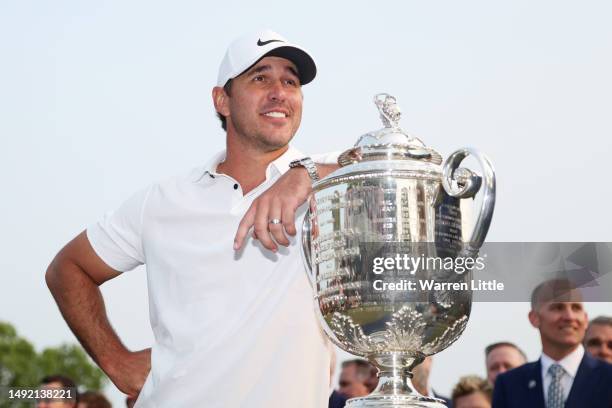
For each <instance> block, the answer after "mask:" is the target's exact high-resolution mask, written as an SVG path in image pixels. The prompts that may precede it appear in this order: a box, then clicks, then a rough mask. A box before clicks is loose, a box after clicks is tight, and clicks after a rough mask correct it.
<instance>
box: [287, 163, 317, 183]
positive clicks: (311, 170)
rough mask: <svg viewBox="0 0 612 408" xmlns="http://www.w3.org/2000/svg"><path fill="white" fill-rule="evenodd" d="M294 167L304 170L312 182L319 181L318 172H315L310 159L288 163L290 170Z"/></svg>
mask: <svg viewBox="0 0 612 408" xmlns="http://www.w3.org/2000/svg"><path fill="white" fill-rule="evenodd" d="M295 167H303V168H305V169H306V171H307V172H308V175H309V176H310V180H312V182H315V181H317V180H319V172H318V171H317V166H316V165H315V164H314V162H313V161H312V159H311V158H310V157H304V158H303V159H298V160H294V161H292V162H291V163H289V168H290V169H293V168H295Z"/></svg>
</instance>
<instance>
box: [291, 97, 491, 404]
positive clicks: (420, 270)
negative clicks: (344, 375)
mask: <svg viewBox="0 0 612 408" xmlns="http://www.w3.org/2000/svg"><path fill="white" fill-rule="evenodd" d="M374 101H375V104H376V105H377V107H378V109H379V112H380V116H381V119H382V121H383V124H384V128H382V129H381V130H378V131H375V132H370V133H367V134H365V135H363V136H361V138H360V139H359V140H358V141H357V143H356V144H355V146H354V147H353V148H352V149H350V150H347V151H346V152H344V153H343V154H342V155H340V157H339V159H338V163H339V164H340V166H341V167H340V168H339V169H338V170H337V171H335V172H333V173H332V174H330V175H328V176H327V177H325V178H324V179H322V180H319V181H317V182H316V183H315V184H314V185H313V193H312V195H311V197H310V200H309V211H308V212H307V214H306V216H305V218H304V222H303V224H302V255H303V260H304V263H305V265H306V269H307V274H308V276H309V279H310V281H311V284H312V286H313V290H314V292H315V293H314V294H315V296H314V297H315V304H316V310H317V314H318V315H319V318H320V322H321V325H322V327H323V329H324V331H325V333H326V334H327V336H329V338H330V339H331V341H332V342H333V343H334V344H336V345H337V346H338V347H340V348H341V349H343V350H345V351H347V352H349V353H351V354H354V355H357V356H361V357H364V358H366V359H367V360H368V361H370V362H371V363H372V364H374V365H375V366H376V367H377V368H378V376H379V383H378V386H377V388H376V389H375V390H374V392H373V393H372V394H370V395H368V396H366V397H359V398H352V399H350V400H349V401H348V403H347V407H350V408H360V407H444V405H443V404H442V401H441V400H438V399H435V398H430V397H427V396H423V395H420V394H419V393H418V392H417V391H416V390H415V389H414V387H413V386H412V383H411V381H410V378H411V377H412V374H411V370H412V369H413V368H414V367H415V366H416V365H418V364H420V363H421V362H422V361H423V359H424V358H425V357H426V356H429V355H433V354H436V353H438V352H440V351H442V350H444V349H446V348H447V347H448V346H450V345H451V344H452V343H453V342H455V340H457V339H458V338H459V336H460V335H461V333H462V332H463V330H464V329H465V327H466V325H467V322H468V319H469V316H470V311H471V307H472V296H471V291H470V290H469V287H470V285H469V281H470V280H471V275H472V273H471V270H470V268H469V267H465V265H467V264H471V265H473V263H474V262H473V259H474V258H475V257H476V256H477V253H478V249H479V248H480V246H481V245H482V243H483V242H484V238H485V236H486V233H487V231H488V228H489V225H490V222H491V217H492V215H493V208H494V203H495V175H494V172H493V168H492V166H491V164H490V162H489V160H488V159H487V158H486V157H485V156H484V155H482V154H481V153H479V152H478V151H476V150H474V149H468V148H465V149H460V150H458V151H456V152H454V153H453V154H452V155H451V156H449V158H448V159H447V160H446V161H445V162H444V164H443V165H442V157H441V156H440V154H439V153H437V152H436V151H435V150H433V149H431V148H429V147H427V146H425V144H424V143H423V142H422V141H421V140H419V139H418V138H416V137H413V136H410V135H409V134H407V133H405V132H404V131H402V130H401V129H400V128H399V125H398V121H399V118H400V111H399V107H398V106H397V104H396V100H395V98H394V97H392V96H390V95H387V94H379V95H376V97H375V98H374ZM469 155H472V156H474V157H475V158H476V159H477V160H478V162H479V164H480V166H481V167H482V176H479V175H478V174H476V173H475V172H473V171H471V170H469V169H467V168H461V167H459V165H460V163H461V161H462V160H463V159H464V158H466V157H467V156H469ZM478 192H480V193H481V194H482V204H481V207H480V211H479V213H478V215H477V218H476V221H475V222H474V230H473V232H472V233H471V236H470V237H469V238H468V239H467V240H465V241H464V240H463V237H462V236H463V234H462V214H461V207H460V201H461V199H465V198H470V197H474V196H475V194H476V193H478ZM419 259H420V261H419ZM468 259H471V260H472V262H466V260H468ZM459 260H462V262H458V261H459ZM447 264H453V266H452V267H451V268H447V267H446V265H447ZM458 264H461V265H463V266H464V267H462V268H459V269H460V271H458V270H457V265H458ZM423 285H425V286H423ZM456 285H459V286H456ZM462 285H465V286H462ZM457 287H467V288H468V289H467V290H455V289H453V288H457Z"/></svg>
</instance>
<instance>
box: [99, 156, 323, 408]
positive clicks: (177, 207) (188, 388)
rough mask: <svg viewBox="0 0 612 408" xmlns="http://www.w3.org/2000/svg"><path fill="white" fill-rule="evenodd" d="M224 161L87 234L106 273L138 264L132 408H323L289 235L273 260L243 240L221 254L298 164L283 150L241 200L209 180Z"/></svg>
mask: <svg viewBox="0 0 612 408" xmlns="http://www.w3.org/2000/svg"><path fill="white" fill-rule="evenodd" d="M224 157H225V153H221V154H219V155H217V156H216V157H215V158H214V159H213V160H211V162H210V163H209V164H208V165H207V166H203V167H200V168H196V169H194V170H192V171H190V172H188V173H187V174H186V175H183V176H178V177H174V178H171V179H169V180H167V181H164V182H160V183H156V184H153V185H152V186H150V187H149V188H147V189H145V190H143V191H141V192H139V193H137V194H136V195H134V196H133V197H131V198H130V199H128V200H127V201H126V202H125V203H124V204H123V205H122V206H121V207H120V208H119V209H118V210H117V211H115V212H113V213H110V214H107V215H106V216H105V217H104V218H103V219H102V220H101V221H99V222H98V223H96V224H94V225H92V226H91V227H90V228H88V229H87V237H88V238H89V241H90V242H91V245H92V247H93V248H94V250H95V251H96V253H97V254H98V255H99V256H100V258H102V259H103V260H104V262H106V263H107V264H108V265H109V266H111V267H112V268H113V269H116V270H118V271H128V270H130V269H133V268H135V267H136V266H138V265H141V264H146V268H147V280H148V291H149V313H150V319H151V325H152V328H153V333H154V335H155V344H154V345H153V351H152V358H151V360H152V361H151V372H150V374H149V376H148V378H147V380H146V383H145V385H144V387H143V389H142V391H141V394H140V397H139V399H138V402H137V403H136V407H137V408H143V407H164V408H166V407H167V408H181V407H207V408H213V407H219V408H231V407H247V406H248V407H262V408H263V407H266V408H269V407H292V408H295V407H304V408H315V407H326V406H327V402H328V397H329V392H328V391H329V372H330V357H329V351H328V347H327V340H326V339H325V337H324V335H323V334H322V332H321V329H320V327H319V325H318V322H317V318H316V315H315V312H314V302H313V294H312V292H311V288H310V285H309V283H308V280H307V277H306V274H305V272H304V266H303V265H302V261H301V256H300V253H299V251H300V249H299V243H300V237H299V232H298V236H297V237H296V238H294V239H292V242H291V245H290V246H289V247H288V248H285V247H279V251H278V252H277V253H276V254H274V253H272V252H270V251H268V250H266V249H265V248H263V247H262V246H261V245H260V243H259V241H255V240H252V239H249V240H248V241H247V242H246V244H245V245H244V249H243V250H242V251H239V252H235V251H234V250H233V249H232V245H233V240H234V235H235V233H236V229H237V227H238V223H239V222H240V220H241V219H242V216H243V215H244V213H245V212H246V210H247V209H248V208H249V206H250V204H251V202H252V201H253V199H255V198H256V197H257V196H258V195H259V194H261V193H262V192H263V191H265V190H266V189H267V188H269V187H270V186H271V185H272V184H273V183H274V182H275V181H276V180H277V179H278V178H279V177H280V176H281V175H282V174H283V173H284V172H285V171H287V169H288V165H289V163H290V162H291V161H292V160H294V159H298V158H302V157H304V155H302V154H301V153H299V152H298V151H297V150H295V149H293V148H289V150H288V151H287V152H286V153H285V154H283V155H282V156H281V157H280V158H278V159H277V160H276V161H274V162H273V163H271V164H270V165H269V166H268V168H267V170H266V181H265V182H264V183H263V184H261V185H260V186H259V187H257V188H256V189H254V190H253V191H251V192H249V193H248V194H247V195H246V196H243V193H242V190H241V188H240V186H239V185H238V183H237V182H236V181H235V180H234V179H232V178H231V177H229V176H227V175H223V174H217V173H216V168H217V164H218V163H219V162H220V161H221V160H223V158H224ZM305 208H306V206H305V205H304V206H302V207H300V209H299V211H298V216H297V218H296V220H297V223H296V224H297V226H299V225H300V224H299V223H301V220H302V218H303V216H304V212H305ZM297 229H298V231H299V228H297Z"/></svg>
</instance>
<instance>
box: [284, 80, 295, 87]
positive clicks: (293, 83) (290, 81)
mask: <svg viewBox="0 0 612 408" xmlns="http://www.w3.org/2000/svg"><path fill="white" fill-rule="evenodd" d="M285 83H286V84H287V85H291V86H298V81H296V80H295V79H287V80H285Z"/></svg>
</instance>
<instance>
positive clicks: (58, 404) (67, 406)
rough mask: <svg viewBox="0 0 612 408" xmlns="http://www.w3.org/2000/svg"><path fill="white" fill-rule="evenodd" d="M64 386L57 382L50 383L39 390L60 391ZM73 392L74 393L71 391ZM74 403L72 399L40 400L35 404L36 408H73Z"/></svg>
mask: <svg viewBox="0 0 612 408" xmlns="http://www.w3.org/2000/svg"><path fill="white" fill-rule="evenodd" d="M61 388H64V386H63V385H62V384H61V383H59V382H52V383H49V384H43V385H41V386H40V389H41V390H53V389H61ZM73 392H74V391H73ZM74 407H76V403H75V401H74V399H65V400H61V399H41V400H39V401H38V402H37V403H36V408H74Z"/></svg>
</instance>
